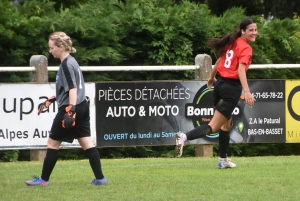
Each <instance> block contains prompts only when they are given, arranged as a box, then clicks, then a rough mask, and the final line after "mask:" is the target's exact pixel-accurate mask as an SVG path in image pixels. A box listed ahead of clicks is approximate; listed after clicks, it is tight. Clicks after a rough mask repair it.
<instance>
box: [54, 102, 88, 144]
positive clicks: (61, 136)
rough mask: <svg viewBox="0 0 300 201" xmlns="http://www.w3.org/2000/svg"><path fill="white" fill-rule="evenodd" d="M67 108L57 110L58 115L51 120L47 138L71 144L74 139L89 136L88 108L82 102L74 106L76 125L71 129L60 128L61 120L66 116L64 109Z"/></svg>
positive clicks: (86, 104) (85, 103)
mask: <svg viewBox="0 0 300 201" xmlns="http://www.w3.org/2000/svg"><path fill="white" fill-rule="evenodd" d="M67 106H68V105H65V106H62V107H60V108H58V113H57V114H56V116H55V118H54V120H53V124H52V127H51V131H50V135H49V137H50V138H51V139H53V140H57V141H64V142H70V143H72V142H73V140H74V139H78V138H82V137H88V136H91V128H90V108H89V105H88V102H87V101H86V100H84V101H83V102H81V103H80V104H78V105H76V110H75V111H76V119H75V122H76V123H75V126H74V127H72V128H71V129H65V128H63V127H62V120H63V118H64V115H65V114H66V110H65V108H66V107H67Z"/></svg>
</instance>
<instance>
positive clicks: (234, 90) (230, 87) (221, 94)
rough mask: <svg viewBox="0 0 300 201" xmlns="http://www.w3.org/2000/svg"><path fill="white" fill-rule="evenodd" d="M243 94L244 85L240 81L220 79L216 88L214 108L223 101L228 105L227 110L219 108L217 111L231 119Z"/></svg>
mask: <svg viewBox="0 0 300 201" xmlns="http://www.w3.org/2000/svg"><path fill="white" fill-rule="evenodd" d="M241 93H242V85H241V82H240V80H239V79H230V78H224V77H219V78H218V80H217V82H216V83H215V86H214V107H216V106H217V104H218V103H219V101H220V100H221V99H223V100H224V102H225V103H226V104H224V106H225V107H226V109H222V111H220V110H219V109H218V107H217V108H216V109H217V110H218V111H219V112H220V113H221V114H223V115H224V116H225V117H227V118H228V119H230V118H231V115H232V112H233V110H234V108H235V107H236V106H237V104H238V102H239V99H240V96H241ZM221 108H222V107H221Z"/></svg>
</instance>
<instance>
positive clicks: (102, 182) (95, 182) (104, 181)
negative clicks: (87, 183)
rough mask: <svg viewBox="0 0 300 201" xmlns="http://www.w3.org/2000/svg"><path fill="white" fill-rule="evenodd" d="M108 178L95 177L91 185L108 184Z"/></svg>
mask: <svg viewBox="0 0 300 201" xmlns="http://www.w3.org/2000/svg"><path fill="white" fill-rule="evenodd" d="M106 184H107V179H106V177H104V178H103V179H94V180H93V181H92V183H91V185H106Z"/></svg>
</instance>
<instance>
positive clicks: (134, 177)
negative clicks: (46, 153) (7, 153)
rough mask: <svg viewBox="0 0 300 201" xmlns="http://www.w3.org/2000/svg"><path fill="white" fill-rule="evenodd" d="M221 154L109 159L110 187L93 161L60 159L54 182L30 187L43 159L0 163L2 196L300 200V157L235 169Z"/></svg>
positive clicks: (252, 161) (7, 199) (242, 162)
mask: <svg viewBox="0 0 300 201" xmlns="http://www.w3.org/2000/svg"><path fill="white" fill-rule="evenodd" d="M217 160H218V159H217V158H145V159H104V160H102V166H103V172H104V174H105V176H106V177H107V179H108V182H109V183H108V185H106V186H91V185H89V184H90V182H91V181H92V179H93V178H94V177H93V173H92V171H91V169H90V166H89V162H88V160H81V161H58V162H57V164H56V167H55V169H54V171H53V173H52V176H51V185H50V186H46V187H42V186H26V185H25V180H28V179H31V175H32V174H37V175H40V174H41V167H42V162H10V163H0V200H1V201H2V200H3V201H18V200H20V201H27V200H30V201H32V200H37V201H46V200H51V201H52V200H53V201H60V200H62V201H77V200H80V201H81V200H82V201H86V200H109V201H115V200H117V201H118V200H121V201H122V200H124V201H125V200H131V201H132V200H137V201H139V200H162V201H165V200H174V201H175V200H176V201H178V200H182V201H189V200H239V201H240V200H241V201H244V200H255V201H258V200H262V201H266V200H272V201H274V200H275V201H277V200H278V201H282V200H299V199H300V198H299V195H300V188H299V186H300V179H299V177H300V176H299V169H300V157H298V156H286V157H284V156H281V157H253V158H250V157H249V158H247V157H241V158H232V161H233V162H235V163H236V164H237V167H236V168H235V169H218V168H217Z"/></svg>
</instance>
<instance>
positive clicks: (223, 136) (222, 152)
mask: <svg viewBox="0 0 300 201" xmlns="http://www.w3.org/2000/svg"><path fill="white" fill-rule="evenodd" d="M229 141H230V136H229V131H223V130H221V129H220V132H219V156H220V158H227V152H228V148H229Z"/></svg>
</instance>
